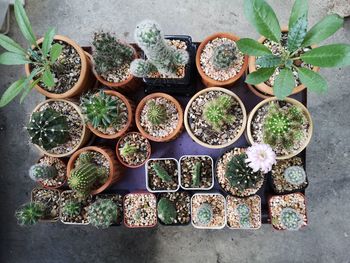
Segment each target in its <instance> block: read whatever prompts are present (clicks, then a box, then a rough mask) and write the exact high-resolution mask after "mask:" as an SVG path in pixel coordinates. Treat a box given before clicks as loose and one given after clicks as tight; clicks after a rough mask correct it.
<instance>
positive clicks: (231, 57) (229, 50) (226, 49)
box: [212, 43, 237, 70]
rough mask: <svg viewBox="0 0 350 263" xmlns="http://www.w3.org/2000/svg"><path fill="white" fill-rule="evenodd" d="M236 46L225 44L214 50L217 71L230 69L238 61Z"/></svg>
mask: <svg viewBox="0 0 350 263" xmlns="http://www.w3.org/2000/svg"><path fill="white" fill-rule="evenodd" d="M236 50H237V49H236V46H235V45H234V44H233V43H224V44H221V45H219V46H217V47H215V48H214V55H213V58H212V59H213V66H214V68H215V69H217V70H225V69H228V68H229V67H230V66H231V65H232V64H233V63H234V62H235V60H236V58H237V56H236Z"/></svg>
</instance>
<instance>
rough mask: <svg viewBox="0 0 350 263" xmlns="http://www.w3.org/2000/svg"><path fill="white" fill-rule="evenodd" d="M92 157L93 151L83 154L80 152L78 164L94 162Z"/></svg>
mask: <svg viewBox="0 0 350 263" xmlns="http://www.w3.org/2000/svg"><path fill="white" fill-rule="evenodd" d="M92 158H93V154H92V152H89V151H87V152H82V153H81V154H79V157H78V158H77V161H76V162H77V164H78V165H77V166H79V165H81V164H86V163H91V162H92Z"/></svg>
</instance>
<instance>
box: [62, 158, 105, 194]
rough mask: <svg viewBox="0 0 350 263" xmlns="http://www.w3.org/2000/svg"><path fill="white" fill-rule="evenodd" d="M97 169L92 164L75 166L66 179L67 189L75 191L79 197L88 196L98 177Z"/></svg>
mask: <svg viewBox="0 0 350 263" xmlns="http://www.w3.org/2000/svg"><path fill="white" fill-rule="evenodd" d="M98 168H99V167H98V166H97V165H95V164H93V163H85V164H81V165H79V166H77V167H76V168H74V169H73V170H72V172H71V174H70V177H69V179H68V185H69V187H70V188H71V189H73V190H75V191H77V193H78V194H79V195H81V196H86V195H88V194H89V193H90V191H91V189H92V187H93V185H94V183H95V182H96V181H97V179H98V177H99V176H100V174H99V171H98V170H99V169H98Z"/></svg>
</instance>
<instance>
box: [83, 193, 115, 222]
mask: <svg viewBox="0 0 350 263" xmlns="http://www.w3.org/2000/svg"><path fill="white" fill-rule="evenodd" d="M88 219H89V223H90V224H91V225H93V226H95V227H97V228H108V227H109V226H110V225H112V224H114V223H116V222H117V219H118V205H117V204H116V203H115V202H113V201H112V200H110V199H98V200H96V201H95V202H94V203H92V204H91V205H90V206H89V209H88Z"/></svg>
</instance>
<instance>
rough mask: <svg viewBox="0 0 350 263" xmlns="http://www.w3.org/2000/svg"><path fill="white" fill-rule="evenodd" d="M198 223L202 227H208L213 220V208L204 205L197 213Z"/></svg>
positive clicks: (206, 204)
mask: <svg viewBox="0 0 350 263" xmlns="http://www.w3.org/2000/svg"><path fill="white" fill-rule="evenodd" d="M197 219H198V223H199V224H200V225H202V226H208V225H209V224H210V222H211V221H212V220H213V207H212V206H211V205H210V204H208V203H203V204H201V205H200V206H199V208H198V211H197Z"/></svg>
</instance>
